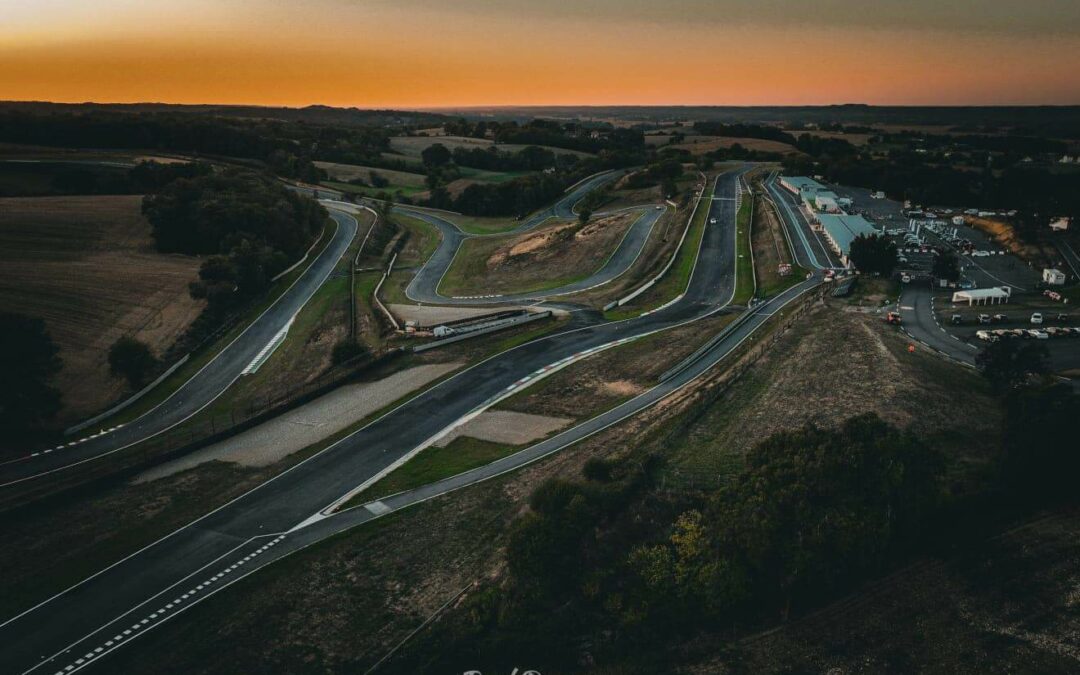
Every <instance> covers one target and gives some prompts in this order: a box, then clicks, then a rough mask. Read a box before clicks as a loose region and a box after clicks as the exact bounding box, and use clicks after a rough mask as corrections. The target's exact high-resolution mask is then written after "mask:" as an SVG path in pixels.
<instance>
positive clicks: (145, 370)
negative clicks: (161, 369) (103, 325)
mask: <svg viewBox="0 0 1080 675" xmlns="http://www.w3.org/2000/svg"><path fill="white" fill-rule="evenodd" d="M157 365H158V360H157V358H156V357H155V356H154V353H153V352H152V351H150V347H149V345H147V344H146V343H145V342H142V341H141V340H137V339H135V338H133V337H130V336H124V337H122V338H120V339H118V340H117V341H116V342H114V343H113V345H112V347H110V348H109V372H111V373H112V374H113V375H116V376H118V377H123V378H124V379H126V380H127V382H128V385H130V386H131V388H132V389H137V388H139V387H141V386H142V385H144V384H146V382H147V381H148V379H149V376H150V374H151V373H152V372H153V371H154V369H155V368H157Z"/></svg>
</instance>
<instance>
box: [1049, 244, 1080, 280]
mask: <svg viewBox="0 0 1080 675" xmlns="http://www.w3.org/2000/svg"><path fill="white" fill-rule="evenodd" d="M1054 245H1055V246H1057V250H1058V253H1060V254H1061V257H1062V258H1064V259H1065V265H1066V266H1067V268H1068V269H1064V270H1062V271H1063V272H1065V273H1066V274H1072V276H1073V278H1074V279H1076V278H1080V255H1077V253H1076V250H1075V249H1073V247H1072V246H1071V245H1069V242H1068V241H1066V240H1064V239H1058V240H1056V241H1055V242H1054Z"/></svg>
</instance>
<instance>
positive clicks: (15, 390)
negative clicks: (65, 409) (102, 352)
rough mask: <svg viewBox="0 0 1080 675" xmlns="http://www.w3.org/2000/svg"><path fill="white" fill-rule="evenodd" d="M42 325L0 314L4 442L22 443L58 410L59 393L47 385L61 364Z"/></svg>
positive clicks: (0, 418) (0, 425)
mask: <svg viewBox="0 0 1080 675" xmlns="http://www.w3.org/2000/svg"><path fill="white" fill-rule="evenodd" d="M59 353H60V350H59V349H58V348H57V346H56V345H55V344H54V343H53V341H52V337H51V336H50V335H49V332H48V330H46V328H45V322H44V321H42V320H41V319H39V318H36V317H29V316H26V315H23V314H15V313H11V312H0V372H2V373H3V374H4V386H3V387H0V428H2V429H4V434H3V435H4V437H5V441H22V440H24V439H25V438H26V437H27V436H28V435H31V434H33V433H35V432H37V431H39V430H41V428H42V427H43V426H44V425H45V424H46V423H47V422H48V421H49V420H50V419H51V418H52V417H53V416H54V415H56V413H57V412H58V411H59V410H60V392H59V391H57V390H56V389H55V388H53V387H52V386H51V385H50V380H51V379H52V377H53V376H55V375H56V374H57V373H59V372H60V368H61V367H62V366H63V362H62V361H61V360H60V356H59Z"/></svg>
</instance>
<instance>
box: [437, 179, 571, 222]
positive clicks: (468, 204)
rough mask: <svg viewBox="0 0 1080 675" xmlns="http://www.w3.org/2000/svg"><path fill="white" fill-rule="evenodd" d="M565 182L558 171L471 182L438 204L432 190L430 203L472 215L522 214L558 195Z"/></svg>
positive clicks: (547, 202) (565, 184)
mask: <svg viewBox="0 0 1080 675" xmlns="http://www.w3.org/2000/svg"><path fill="white" fill-rule="evenodd" d="M568 183H569V181H568V179H567V178H566V177H564V176H562V175H556V174H547V173H538V174H531V175H527V176H521V177H519V178H515V179H514V180H510V181H506V182H503V183H474V184H472V185H470V186H469V187H467V188H465V189H464V190H463V191H462V192H461V194H460V195H459V196H458V197H457V198H456V199H453V200H450V199H449V198H448V197H443V199H444V200H445V201H444V203H442V204H440V203H439V201H438V197H437V196H436V194H433V195H432V203H433V205H434V206H440V205H441V206H448V207H450V208H453V209H454V210H456V211H461V212H462V213H468V214H470V215H476V216H501V215H515V216H524V215H527V214H528V213H530V212H532V211H534V210H536V209H538V208H540V207H542V206H544V205H546V204H549V203H551V202H552V201H554V200H556V199H558V198H559V196H560V195H562V193H563V190H565V189H566V187H567V185H568Z"/></svg>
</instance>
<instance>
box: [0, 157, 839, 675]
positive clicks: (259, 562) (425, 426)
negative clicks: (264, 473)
mask: <svg viewBox="0 0 1080 675" xmlns="http://www.w3.org/2000/svg"><path fill="white" fill-rule="evenodd" d="M739 180H741V172H731V173H727V174H724V175H722V176H720V177H719V178H717V181H716V197H717V199H714V200H713V201H712V202H711V203H710V204H709V205H708V208H709V213H708V214H707V220H706V229H705V234H704V237H703V239H702V242H701V245H700V248H699V251H698V264H697V265H696V266H695V269H694V272H693V275H692V277H691V281H690V284H689V287H688V289H687V291H686V293H685V295H684V296H683V298H682V299H681V300H680V301H679V302H676V303H674V304H672V305H670V306H668V307H666V308H664V309H661V310H658V311H655V312H652V313H650V314H646V315H644V316H641V317H638V318H636V319H630V320H626V321H620V322H605V323H600V322H599V320H598V318H597V316H596V315H595V313H590V312H578V313H575V315H574V316H575V318H574V319H573V323H572V325H571V327H570V328H569V329H568V330H566V331H564V332H561V333H557V334H554V335H551V336H547V337H544V338H540V339H537V340H534V341H532V342H528V343H526V344H524V345H521V346H519V347H516V348H514V349H512V350H509V351H507V352H503V353H501V354H498V355H496V356H493V357H491V358H489V359H487V360H485V361H483V362H480V363H478V364H475V365H473V366H472V367H470V368H468V369H466V370H464V371H462V372H461V373H459V374H458V375H456V376H454V377H451V378H449V379H447V380H445V381H444V382H442V383H440V384H438V385H437V386H435V387H433V388H431V389H429V390H427V391H425V392H423V393H421V394H419V395H417V396H416V397H414V398H413V399H411V400H410V401H408V402H406V403H404V404H402V405H401V406H399V407H398V408H396V409H394V410H393V411H391V412H389V413H387V414H386V415H384V416H383V417H381V418H379V419H378V420H376V421H374V422H372V423H370V424H368V425H367V426H365V427H364V428H362V429H360V430H358V431H356V432H355V433H353V434H352V435H350V436H348V437H346V438H344V439H342V440H341V441H338V442H337V443H335V444H334V445H332V446H330V447H328V448H327V449H325V450H323V451H322V452H320V453H318V454H316V455H314V456H312V457H310V458H309V459H307V460H305V461H303V462H301V463H299V464H297V465H296V466H294V467H293V468H291V469H289V470H288V471H286V472H284V473H282V474H280V475H278V476H277V477H275V478H273V479H271V480H270V481H268V482H266V483H264V484H263V485H261V486H259V487H257V488H255V489H254V490H252V491H250V492H248V493H246V494H244V495H242V496H241V497H239V498H237V499H235V500H233V501H232V502H230V503H228V504H226V505H225V506H223V507H221V508H219V509H217V510H215V511H213V512H211V513H209V514H207V515H206V516H204V517H202V518H200V519H199V520H197V521H195V522H193V523H191V524H189V525H187V526H185V527H183V528H181V529H179V530H177V531H175V532H173V533H172V534H170V535H168V536H166V537H164V538H163V539H161V540H159V541H158V542H156V543H154V544H152V545H150V546H148V547H146V548H145V549H143V550H141V551H139V552H136V553H134V554H132V555H131V556H129V557H128V558H126V559H124V560H122V561H120V562H119V563H117V564H115V565H113V566H112V567H110V568H107V569H105V570H103V571H102V572H100V573H98V574H97V575H95V576H92V577H90V578H88V579H87V580H85V581H83V582H82V583H80V584H78V585H76V586H74V587H72V588H70V589H68V590H67V591H64V592H63V593H61V594H59V595H57V596H55V597H54V598H52V599H50V600H48V601H46V602H44V603H42V604H40V605H38V606H37V607H34V608H32V609H29V610H27V611H26V612H24V613H23V614H21V615H19V616H16V617H13V618H11V619H9V620H7V621H6V622H5V623H3V624H0V644H2V645H4V649H3V654H2V656H0V670H2V671H3V672H10V673H23V672H42V673H56V672H63V673H71V672H76V671H78V670H81V669H83V668H86V667H88V666H90V665H92V664H96V663H97V662H98V660H99V659H102V658H104V657H105V656H107V655H108V654H109V653H110V652H111V651H113V650H115V649H118V648H120V647H122V646H123V645H125V644H127V643H128V642H129V641H130V640H132V639H134V638H135V637H137V636H138V635H140V634H142V633H144V632H146V631H147V630H150V629H152V628H153V627H154V626H156V625H158V624H160V623H161V622H164V621H167V620H169V619H170V618H172V617H173V616H176V615H177V614H178V613H179V612H181V611H183V610H184V609H185V608H187V607H189V606H191V605H192V604H194V603H196V602H199V601H200V600H202V599H203V598H206V597H208V596H209V595H211V594H213V593H215V592H217V591H218V590H221V589H222V588H225V587H227V586H228V585H229V584H231V583H232V582H234V581H236V580H238V579H239V578H242V577H243V576H245V575H247V574H250V573H251V572H252V571H254V570H256V569H258V568H260V567H262V566H264V565H266V564H268V563H270V562H273V561H274V560H276V559H279V558H281V557H283V556H284V555H287V554H288V553H291V552H294V551H296V550H299V549H301V548H303V547H305V546H308V545H310V544H312V543H314V542H317V541H320V540H322V539H324V538H325V537H327V536H330V535H331V534H334V533H336V532H340V531H343V530H345V529H348V528H349V527H353V526H355V525H358V524H360V523H363V522H366V521H367V520H370V519H372V518H375V517H377V516H379V515H382V514H384V513H388V512H391V511H393V510H395V509H398V508H403V507H405V506H408V505H409V504H413V503H416V502H418V501H422V500H423V499H427V498H430V497H432V496H435V495H438V494H444V493H446V492H448V491H450V490H453V489H457V488H459V487H462V486H464V485H468V484H472V483H475V482H477V481H479V480H483V479H486V478H489V477H491V476H493V475H497V474H498V473H501V472H504V471H508V470H512V469H514V468H517V467H519V466H522V465H524V464H526V463H528V462H531V461H535V459H537V458H539V457H542V456H544V455H545V454H549V453H551V452H555V451H557V450H559V449H562V448H565V447H567V446H568V445H570V444H572V443H574V442H576V441H578V440H581V439H582V438H585V437H587V436H589V435H591V434H593V433H595V432H596V431H598V430H599V429H601V428H603V427H605V426H608V425H610V424H613V423H615V422H617V421H618V420H620V419H623V418H625V417H627V416H629V415H632V414H635V413H636V412H639V411H640V410H642V409H644V408H646V407H648V406H650V405H652V404H653V403H655V402H656V401H658V400H660V398H662V397H663V396H665V395H667V394H668V393H670V392H671V391H674V390H675V389H676V388H678V387H680V386H682V385H684V384H685V383H686V382H689V381H690V380H691V379H693V378H695V377H697V376H699V375H700V374H701V373H703V372H704V371H705V370H707V369H708V368H709V367H711V366H713V365H715V363H716V362H718V361H719V360H720V359H722V358H723V356H724V355H726V354H727V353H729V352H730V351H731V350H732V349H734V348H735V347H736V346H737V345H738V344H740V343H741V342H743V341H744V340H747V339H752V335H751V334H752V332H753V330H754V329H755V328H756V327H758V326H759V325H760V324H761V323H763V322H764V321H765V320H767V318H768V316H770V315H771V314H773V313H774V312H777V311H782V307H783V305H784V304H786V303H787V302H789V301H791V300H793V299H795V298H796V297H798V296H799V295H801V294H803V293H805V292H808V291H809V290H811V289H812V288H813V287H814V286H816V285H817V284H818V283H819V282H818V279H817V277H816V276H815V277H814V278H812V279H809V280H807V281H805V282H803V283H801V284H798V285H796V286H794V287H793V288H791V289H789V290H788V291H787V292H785V293H784V294H783V295H782V296H779V297H777V298H775V299H773V300H772V301H771V302H769V303H765V304H762V305H759V306H757V307H755V308H754V310H753V312H754V314H753V316H752V317H750V318H749V319H748V320H747V321H745V322H744V323H743V324H741V326H740V328H739V329H738V330H736V331H733V332H732V333H731V334H730V335H728V336H727V337H726V338H725V339H724V340H722V341H721V342H719V343H718V344H717V345H715V346H714V347H713V348H712V349H711V350H710V351H709V352H708V353H706V354H704V355H702V356H701V357H700V358H699V360H698V361H696V362H694V363H693V364H691V365H690V366H689V367H688V368H687V369H686V370H684V371H682V372H681V373H679V374H678V375H676V376H675V377H674V378H672V379H671V380H668V381H666V382H664V383H663V384H662V385H658V386H657V387H655V388H654V389H651V390H649V391H648V392H646V393H644V394H642V395H640V396H638V397H637V398H635V399H632V400H631V401H628V402H626V403H624V404H623V405H621V406H619V407H617V408H615V409H614V410H612V411H609V412H608V413H605V414H603V415H601V416H599V417H597V418H595V419H593V420H589V421H588V422H585V423H583V424H580V425H578V426H576V427H574V428H572V429H569V430H567V431H564V432H562V433H561V434H559V435H558V436H556V437H554V438H552V439H549V440H547V441H544V442H542V443H539V444H537V445H535V446H533V447H530V448H527V449H525V450H523V451H521V452H519V453H517V454H515V455H513V456H511V457H508V458H505V459H503V460H500V461H499V462H496V463H494V464H492V465H489V466H487V467H483V468H481V469H478V470H476V471H473V472H469V473H466V474H462V475H461V476H456V477H454V478H451V479H448V480H446V481H442V482H440V483H436V484H433V485H430V486H425V487H424V488H421V489H419V490H415V491H411V492H407V493H402V494H400V495H396V496H394V497H390V498H387V499H384V500H381V501H379V502H375V503H373V504H368V505H365V506H363V507H357V508H353V509H350V510H347V511H343V512H340V513H336V514H332V515H326V514H327V513H328V507H330V506H331V505H333V504H335V503H337V502H338V501H340V499H341V498H342V497H343V496H344V495H347V494H349V493H350V491H352V490H354V488H356V487H357V486H359V485H361V484H363V483H365V482H366V481H368V480H370V479H372V478H373V477H376V476H378V475H379V474H380V473H382V472H383V471H385V470H386V469H387V468H388V467H390V466H391V465H393V464H394V463H395V462H396V461H398V460H401V459H402V458H404V457H406V456H407V455H409V454H410V453H411V452H413V451H414V450H415V449H416V448H417V447H419V446H421V445H423V444H424V443H425V441H427V440H429V439H431V438H433V437H435V436H437V435H438V434H440V433H441V432H442V431H444V430H445V429H446V428H448V427H450V426H452V425H453V424H454V423H455V422H457V421H458V420H460V419H461V418H463V417H465V416H466V415H468V414H469V413H470V412H474V411H476V410H477V409H481V408H483V407H484V406H485V404H487V403H488V402H490V401H492V400H494V399H495V398H497V397H498V396H500V395H501V394H504V393H506V392H507V391H508V390H509V389H510V388H511V387H512V386H513V385H515V383H518V382H519V381H520V380H521V379H522V378H523V377H525V376H528V375H530V374H532V373H535V372H537V371H538V370H540V369H542V368H544V367H545V366H550V365H552V364H555V363H557V362H559V361H560V360H563V359H572V358H575V357H576V356H580V355H582V353H583V352H586V351H588V350H595V349H598V348H603V347H604V346H607V345H610V344H611V343H613V342H616V341H620V340H626V339H632V338H634V337H640V336H642V335H645V334H649V333H653V332H655V331H659V330H664V329H667V328H671V327H674V326H677V325H681V324H684V323H687V322H690V321H694V320H697V319H700V318H702V317H705V316H709V315H711V314H713V313H715V312H717V311H720V310H722V309H724V308H725V307H726V306H727V305H728V304H729V303H730V301H731V299H732V297H733V295H734V292H735V270H736V268H735V214H736V209H737V201H736V200H737V198H738V189H737V184H738V181H739ZM564 201H566V200H564ZM553 209H554V207H553ZM714 218H715V219H716V223H715V224H712V223H711V221H712V219H714ZM796 247H797V248H798V247H799V244H796ZM801 254H802V255H805V254H806V252H805V251H801ZM335 260H336V257H335ZM104 667H105V668H106V669H107V666H104Z"/></svg>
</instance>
